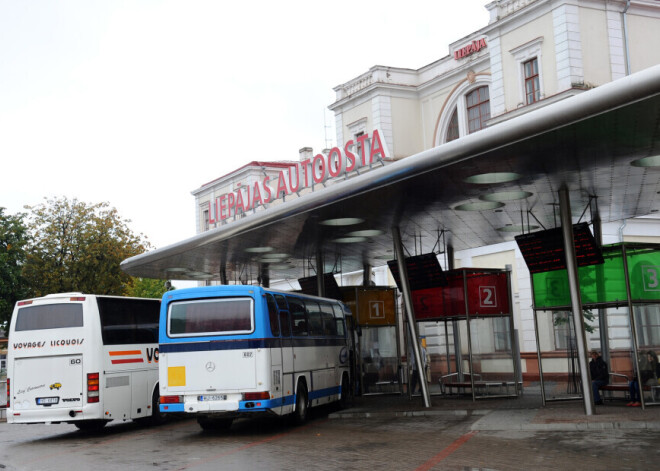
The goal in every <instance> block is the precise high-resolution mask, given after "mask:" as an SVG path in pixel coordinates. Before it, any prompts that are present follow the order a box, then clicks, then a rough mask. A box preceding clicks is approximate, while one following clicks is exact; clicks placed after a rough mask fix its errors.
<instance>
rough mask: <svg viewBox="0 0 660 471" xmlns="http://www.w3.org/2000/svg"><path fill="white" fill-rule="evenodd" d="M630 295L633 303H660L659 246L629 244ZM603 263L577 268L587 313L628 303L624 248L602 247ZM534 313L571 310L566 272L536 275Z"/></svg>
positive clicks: (627, 250) (534, 276)
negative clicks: (545, 310) (535, 311)
mask: <svg viewBox="0 0 660 471" xmlns="http://www.w3.org/2000/svg"><path fill="white" fill-rule="evenodd" d="M625 248H626V257H627V261H628V272H629V274H630V292H631V296H632V300H633V302H653V301H660V246H659V245H650V244H626V247H625ZM603 258H604V263H603V264H600V265H590V266H585V267H580V268H578V276H579V280H580V298H581V301H582V305H583V307H584V308H585V309H589V308H591V307H593V306H595V305H603V304H610V305H612V306H616V305H621V304H625V303H627V302H628V297H627V295H626V280H625V271H624V266H623V256H622V246H621V244H613V245H606V246H603ZM532 280H533V283H534V307H535V309H559V308H564V309H566V308H570V305H571V298H570V291H569V287H568V274H567V272H566V270H554V271H549V272H545V273H534V274H533V275H532Z"/></svg>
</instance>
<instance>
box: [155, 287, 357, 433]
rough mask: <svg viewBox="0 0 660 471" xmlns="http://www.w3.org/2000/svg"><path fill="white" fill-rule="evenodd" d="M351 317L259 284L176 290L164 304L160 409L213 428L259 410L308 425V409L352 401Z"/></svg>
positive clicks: (335, 305)
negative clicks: (181, 414)
mask: <svg viewBox="0 0 660 471" xmlns="http://www.w3.org/2000/svg"><path fill="white" fill-rule="evenodd" d="M347 317H348V318H349V319H347ZM350 317H351V316H350V311H349V310H348V308H347V307H346V306H345V305H344V304H343V303H341V302H339V301H336V300H332V299H324V298H318V297H314V296H306V295H302V294H294V293H287V292H281V291H275V290H270V289H264V288H261V287H258V286H207V287H199V288H189V289H182V290H174V291H169V292H167V293H165V295H164V296H163V301H162V303H161V318H160V336H159V340H160V362H159V368H160V394H161V405H160V410H161V412H164V413H168V412H180V413H189V414H193V415H194V416H196V417H197V421H198V423H199V424H200V426H201V427H202V428H203V429H205V430H209V429H220V428H228V427H229V426H231V423H232V421H233V419H234V418H236V417H250V416H252V417H253V416H254V415H255V414H259V413H266V414H276V415H286V414H293V417H294V418H295V419H296V420H297V421H298V422H303V421H304V420H305V419H306V418H307V412H308V408H309V407H314V406H318V405H322V404H328V403H331V402H333V401H340V402H341V401H343V402H345V401H346V399H347V398H348V397H349V396H350V394H351V386H350V385H351V368H350V362H351V358H352V354H351V345H350V341H351V340H350V339H351V336H349V334H348V330H347V320H348V321H349V322H348V323H349V325H350V324H351V323H350Z"/></svg>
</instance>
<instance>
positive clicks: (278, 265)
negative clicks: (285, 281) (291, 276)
mask: <svg viewBox="0 0 660 471" xmlns="http://www.w3.org/2000/svg"><path fill="white" fill-rule="evenodd" d="M270 268H272V269H273V270H288V269H290V268H295V267H294V266H293V265H289V264H288V263H275V264H273V265H271V266H270Z"/></svg>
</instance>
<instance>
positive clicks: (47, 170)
mask: <svg viewBox="0 0 660 471" xmlns="http://www.w3.org/2000/svg"><path fill="white" fill-rule="evenodd" d="M487 3H488V1H487V0H461V1H448V0H435V1H430V0H426V1H422V0H419V1H418V0H406V1H390V0H379V1H355V0H351V1H348V0H333V1H328V2H317V1H309V0H307V1H286V0H283V1H279V2H273V1H272V0H271V1H242V2H225V1H220V0H216V1H201V0H179V1H157V0H127V1H118V0H105V1H96V0H78V1H66V0H42V1H39V0H30V1H21V0H0V164H1V165H0V175H1V176H2V178H1V179H0V207H5V208H7V210H6V212H7V213H10V214H15V213H17V212H19V211H23V206H24V205H36V204H39V203H41V202H43V201H44V200H43V198H44V197H48V198H52V197H63V196H66V197H67V198H70V199H71V198H78V199H79V200H82V201H85V202H88V203H98V202H102V201H106V202H108V203H109V204H110V205H111V206H113V207H115V208H117V209H118V211H119V214H120V215H121V216H122V217H123V218H125V219H130V220H131V221H132V222H131V223H130V227H131V229H132V230H133V231H134V232H136V233H143V234H144V235H145V236H146V237H147V238H148V239H149V241H150V242H151V243H152V244H153V245H154V246H155V247H164V246H166V245H169V244H172V243H175V242H178V241H180V240H182V239H185V238H188V237H191V236H193V235H194V234H195V222H194V219H195V207H194V198H193V196H192V195H191V194H190V192H191V191H192V190H194V189H196V188H199V187H200V186H201V185H202V184H204V183H206V182H209V181H211V180H213V179H215V178H217V177H219V176H221V175H224V174H226V173H228V172H230V171H232V170H234V169H235V168H238V167H240V166H241V165H243V164H245V163H247V162H250V161H252V160H295V159H297V158H298V149H300V148H301V147H305V146H309V147H312V148H313V149H314V150H315V151H320V150H321V149H323V148H325V147H326V144H329V145H332V144H334V143H335V131H334V117H333V115H332V113H331V112H330V111H329V110H327V107H328V106H329V105H330V104H331V103H332V102H333V101H334V92H333V90H332V88H333V87H335V86H337V85H339V84H341V83H344V82H347V81H349V80H351V79H352V78H355V77H356V76H358V75H360V74H362V73H364V72H366V71H367V70H368V69H369V68H370V67H372V66H373V65H387V66H393V67H405V68H411V69H418V68H420V67H422V66H424V65H426V64H428V63H430V62H433V61H435V60H437V59H439V58H441V57H444V56H446V55H447V54H448V53H449V49H448V45H449V43H451V42H453V41H456V40H459V39H461V38H462V37H464V36H466V35H468V34H470V33H472V32H473V31H476V30H478V29H480V28H482V27H484V26H486V25H487V23H488V12H487V11H486V9H485V8H484V5H486V4H487ZM326 126H331V127H330V128H327V127H326Z"/></svg>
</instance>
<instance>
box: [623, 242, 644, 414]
mask: <svg viewBox="0 0 660 471" xmlns="http://www.w3.org/2000/svg"><path fill="white" fill-rule="evenodd" d="M621 258H622V259H623V277H624V279H625V280H626V297H627V298H628V313H629V315H630V335H631V338H632V348H633V366H634V368H635V371H634V374H636V375H637V385H638V387H639V398H640V399H641V403H642V410H644V408H645V407H646V401H645V400H644V383H642V375H641V373H640V371H639V353H638V352H639V341H638V339H637V327H636V325H635V309H634V306H633V303H632V293H631V291H630V272H629V271H628V254H627V253H626V244H625V243H624V242H623V241H621Z"/></svg>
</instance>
